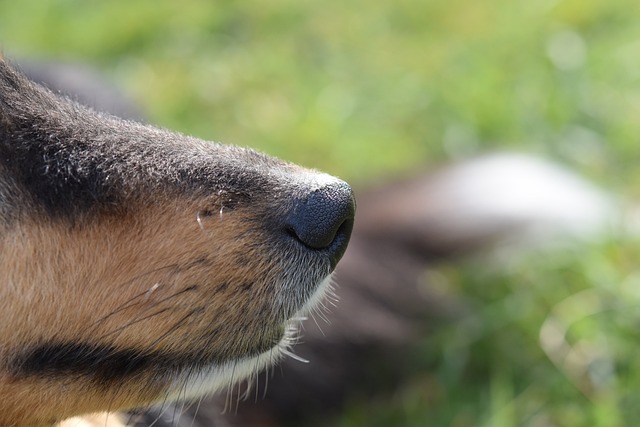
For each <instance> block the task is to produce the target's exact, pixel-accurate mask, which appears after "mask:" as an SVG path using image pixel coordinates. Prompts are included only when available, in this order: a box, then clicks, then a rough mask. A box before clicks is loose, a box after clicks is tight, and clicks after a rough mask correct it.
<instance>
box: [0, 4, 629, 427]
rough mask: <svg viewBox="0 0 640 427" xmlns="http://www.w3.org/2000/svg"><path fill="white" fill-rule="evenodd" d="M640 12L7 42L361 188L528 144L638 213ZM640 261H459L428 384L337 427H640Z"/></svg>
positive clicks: (575, 8) (365, 19) (0, 24)
mask: <svg viewBox="0 0 640 427" xmlns="http://www.w3.org/2000/svg"><path fill="white" fill-rule="evenodd" d="M638 12H640V3H638V2H636V1H632V0H613V1H609V0H542V1H524V0H515V1H514V0H487V1H483V2H479V1H471V0H466V1H462V0H450V1H443V0H424V1H418V0H414V1H409V0H398V1H392V0H386V1H378V2H373V1H368V0H343V1H338V0H334V1H313V0H270V1H268V2H263V1H258V0H245V1H243V2H231V1H220V2H210V1H204V0H188V1H187V0H185V1H182V2H168V1H167V2H163V1H158V0H138V1H129V0H110V1H97V0H93V1H87V0H83V1H80V0H57V1H48V2H43V1H40V0H21V1H16V0H0V49H2V50H3V51H4V52H5V53H6V54H9V55H22V56H36V57H55V58H60V57H61V58H66V59H78V60H81V61H83V62H89V63H93V64H95V65H96V66H97V67H99V68H100V69H103V70H105V72H106V73H107V74H108V75H110V76H111V77H112V78H113V79H114V80H116V81H117V82H118V83H119V84H120V85H122V86H124V88H125V89H126V90H127V91H128V92H129V93H131V94H132V95H133V96H134V97H135V99H136V100H137V102H139V103H140V104H141V105H143V107H144V109H145V110H146V111H147V112H148V113H149V117H150V120H151V121H152V122H155V123H157V124H160V125H162V126H165V127H168V128H172V129H176V130H180V131H183V132H186V133H191V134H195V135H197V136H200V137H203V138H207V139H213V140H220V141H225V142H233V143H236V144H240V145H248V146H253V147H256V148H259V149H261V150H263V151H266V152H269V153H271V154H274V155H277V156H280V157H283V158H286V159H289V160H292V161H295V162H298V163H302V164H305V165H307V166H311V167H317V168H320V169H323V170H326V171H328V172H331V173H333V174H337V175H340V176H342V177H344V178H346V179H348V180H350V181H352V182H355V183H363V182H368V181H371V180H374V179H384V178H385V177H389V176H393V175H398V174H403V173H406V171H410V170H414V169H416V168H424V167H427V166H429V165H433V164H440V163H442V162H444V161H448V160H451V159H457V158H463V157H467V156H470V155H473V154H475V153H480V152H485V151H488V150H495V149H500V148H508V149H516V150H523V151H528V152H533V153H538V154H541V155H544V156H547V157H550V158H553V159H556V160H558V161H561V162H564V163H566V164H568V165H569V166H571V167H572V168H574V169H576V170H578V171H580V172H582V173H583V174H585V175H587V176H589V177H590V178H592V179H593V180H595V181H596V182H598V183H600V184H601V185H603V186H605V187H606V188H609V189H611V190H612V191H614V192H616V193H622V194H625V195H626V196H627V197H629V198H638V197H639V196H640V168H639V167H637V165H638V164H639V163H640V162H639V161H640V140H639V139H640V138H639V137H640V120H638V117H639V113H640V54H639V53H640V25H639V24H638V23H637V22H638V16H640V15H639V14H638ZM639 255H640V253H639V251H638V242H637V241H634V240H633V239H622V238H616V239H612V240H611V241H608V242H604V243H600V244H593V245H587V246H585V247H581V248H574V249H571V250H568V251H563V252H558V251H556V252H553V253H548V254H534V255H531V256H529V257H527V258H525V259H520V260H515V261H513V263H511V264H509V265H506V266H502V268H500V269H496V268H493V267H491V266H490V265H487V263H480V262H476V263H473V262H472V263H470V264H469V265H466V266H462V267H460V266H456V268H455V269H454V268H453V267H451V266H440V267H439V268H440V270H441V274H442V276H443V277H445V278H446V283H447V287H448V288H449V289H454V290H456V292H457V295H458V296H459V297H460V298H462V299H463V300H464V301H466V302H467V305H468V307H469V308H468V310H469V311H468V313H467V315H466V316H464V317H463V318H461V319H458V320H456V321H455V322H452V323H445V324H442V325H439V327H438V328H437V332H436V334H435V336H433V337H430V339H429V340H428V341H426V342H425V343H423V345H422V346H421V349H420V350H419V351H418V353H417V354H416V355H415V358H416V366H417V367H421V368H422V369H417V372H416V375H415V377H414V378H413V379H412V380H411V381H410V382H409V383H407V384H405V385H403V387H401V388H400V389H398V390H396V391H395V392H394V393H392V394H391V395H381V396H379V398H378V399H377V400H376V401H375V402H373V403H374V404H375V405H374V408H373V409H372V405H371V402H363V401H362V400H359V399H358V398H354V401H353V403H352V404H351V405H350V407H349V409H348V410H347V412H346V413H345V414H344V415H343V416H342V417H341V419H340V420H338V421H336V423H337V424H338V425H340V426H345V427H346V426H364V425H366V426H389V425H402V426H425V425H428V426H460V427H462V426H481V427H484V426H487V427H489V426H497V427H500V426H521V425H522V426H532V427H541V426H626V425H634V424H635V422H637V419H638V416H639V415H640V409H638V408H640V398H639V397H638V396H640V393H639V392H637V390H640V363H638V362H637V356H636V354H637V353H638V352H637V349H638V347H639V344H640V336H638V335H639V333H640V332H638V331H639V330H640V314H639V313H640V305H639V304H638V302H639V301H638V299H639V298H640V291H639V289H640V275H639V273H638V269H637V267H636V266H637V264H638V260H640V256H639ZM563 330H566V335H565V336H564V338H562V337H563V335H562V334H559V332H562V331H563ZM541 343H544V345H543V344H541ZM554 343H555V344H554Z"/></svg>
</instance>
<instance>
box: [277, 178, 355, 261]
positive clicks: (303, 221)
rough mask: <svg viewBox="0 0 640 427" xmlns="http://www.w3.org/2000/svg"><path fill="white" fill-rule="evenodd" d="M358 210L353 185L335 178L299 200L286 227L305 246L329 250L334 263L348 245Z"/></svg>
mask: <svg viewBox="0 0 640 427" xmlns="http://www.w3.org/2000/svg"><path fill="white" fill-rule="evenodd" d="M355 209H356V203H355V198H354V195H353V191H352V190H351V187H350V186H349V185H348V184H347V183H346V182H344V181H340V180H337V179H336V180H335V181H333V182H329V183H326V184H324V185H322V186H320V187H318V188H315V189H313V190H312V191H310V192H309V194H307V195H306V197H303V198H301V199H300V200H298V201H297V202H296V203H295V205H294V206H293V209H292V210H291V212H290V214H289V216H288V218H287V224H286V229H287V231H288V232H289V233H290V234H291V235H292V236H293V237H294V238H295V239H297V240H298V241H299V242H301V243H302V244H304V245H305V246H306V247H308V248H310V249H312V250H324V251H327V252H328V253H329V254H330V256H331V261H332V265H333V266H335V264H336V263H337V262H338V261H339V260H340V258H341V257H342V255H343V254H344V252H345V250H346V248H347V243H348V242H349V238H350V236H351V230H352V228H353V221H354V217H355Z"/></svg>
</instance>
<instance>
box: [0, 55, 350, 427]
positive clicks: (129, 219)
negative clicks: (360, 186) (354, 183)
mask: <svg viewBox="0 0 640 427" xmlns="http://www.w3.org/2000/svg"><path fill="white" fill-rule="evenodd" d="M354 215H355V199H354V196H353V192H352V190H351V188H350V187H349V186H348V185H347V184H346V183H345V182H343V181H341V180H339V179H337V178H334V177H331V176H329V175H326V174H323V173H320V172H316V171H312V170H307V169H304V168H301V167H299V166H296V165H293V164H290V163H286V162H284V161H281V160H277V159H274V158H271V157H268V156H266V155H264V154H260V153H258V152H255V151H252V150H250V149H246V148H240V147H236V146H229V145H220V144H216V143H210V142H204V141H201V140H198V139H195V138H191V137H188V136H184V135H180V134H176V133H172V132H169V131H166V130H161V129H156V128H153V127H151V126H147V125H143V124H139V123H137V122H133V121H127V120H122V119H119V118H116V117H114V116H111V115H108V114H104V113H98V112H96V111H93V110H91V109H89V108H86V107H83V106H81V105H79V104H77V103H76V102H74V101H72V100H70V99H68V98H65V97H61V96H58V95H56V94H54V93H53V92H51V91H50V90H48V89H46V88H44V87H42V86H40V85H38V84H35V83H33V82H32V81H30V80H29V79H27V78H26V77H24V75H22V74H21V73H20V72H19V71H17V70H16V68H15V67H14V66H12V65H11V64H9V63H8V61H7V60H5V59H0V251H1V253H2V255H1V256H0V271H1V272H2V273H1V274H2V278H3V283H2V286H0V307H1V310H2V316H3V322H2V327H1V328H0V359H1V360H2V364H1V369H0V425H3V426H16V427H18V426H30V427H34V426H51V425H56V424H59V423H61V424H60V425H70V423H75V424H76V425H105V423H107V422H108V423H111V424H113V423H116V422H119V421H118V417H117V415H115V412H116V411H121V410H126V409H130V408H138V407H141V406H146V405H152V404H156V403H163V402H169V401H174V400H186V399H192V398H195V397H198V396H201V395H203V394H207V393H211V392H213V391H215V390H219V389H221V388H224V387H225V386H227V385H229V384H232V383H234V382H237V381H239V380H241V379H244V378H247V377H251V376H254V375H255V374H256V373H258V372H259V371H261V370H262V369H264V368H266V367H268V366H271V365H272V364H273V363H274V362H276V361H277V360H278V359H280V358H281V357H282V356H283V355H287V354H291V352H290V350H289V347H290V346H291V345H292V344H293V343H294V342H295V341H296V338H297V329H298V324H299V322H300V320H301V319H302V318H303V317H304V316H305V315H306V313H308V312H310V311H313V310H315V309H317V308H318V307H320V306H321V304H322V303H321V301H322V299H323V296H324V295H326V294H327V293H329V292H330V289H331V273H332V271H333V270H334V269H335V267H336V264H337V263H338V261H339V260H340V258H341V257H342V255H343V254H344V252H345V249H346V247H347V243H348V241H349V238H350V234H351V230H352V227H353V224H354ZM87 414H101V415H93V416H86V415H87ZM107 414H110V415H107ZM79 416H84V418H77V417H79ZM74 417H75V418H74ZM65 420H67V421H65Z"/></svg>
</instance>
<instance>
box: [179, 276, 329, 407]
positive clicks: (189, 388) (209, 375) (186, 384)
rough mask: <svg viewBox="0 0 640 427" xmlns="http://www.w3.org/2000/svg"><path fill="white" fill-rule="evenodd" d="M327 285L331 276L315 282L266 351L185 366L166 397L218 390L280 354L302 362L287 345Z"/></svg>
mask: <svg viewBox="0 0 640 427" xmlns="http://www.w3.org/2000/svg"><path fill="white" fill-rule="evenodd" d="M331 286H332V284H331V275H329V276H327V277H326V278H325V279H324V280H323V281H322V282H321V283H320V284H319V285H318V287H317V289H316V291H315V292H314V293H313V295H312V296H311V298H309V300H308V301H307V303H306V304H305V305H304V306H303V307H302V308H301V309H300V310H298V312H297V313H296V314H295V315H294V316H292V317H291V319H289V320H288V321H286V322H285V334H284V337H283V338H282V339H281V340H280V342H279V343H278V344H277V345H275V346H274V347H272V348H271V349H270V350H267V351H265V352H264V353H261V354H259V355H258V356H254V357H246V358H242V359H237V360H233V361H229V362H227V363H224V364H222V365H210V366H207V367H205V368H198V369H195V368H194V369H186V370H185V372H184V373H183V374H182V375H180V376H179V377H178V378H176V379H175V380H174V381H173V382H172V384H171V386H170V388H169V390H170V391H169V393H168V395H167V400H168V401H177V400H192V399H196V398H199V397H202V396H206V395H208V394H212V393H214V392H216V391H220V390H222V389H224V388H225V387H228V386H230V385H232V384H235V383H237V382H239V381H242V380H244V379H247V378H251V377H252V376H254V375H256V374H258V373H259V372H260V371H262V370H263V369H265V368H268V367H269V366H272V365H273V364H275V363H276V362H277V361H278V360H280V359H281V358H282V357H283V356H288V357H292V358H294V359H296V360H299V361H301V362H306V361H305V360H304V359H302V358H299V357H298V356H296V355H295V354H293V353H292V352H291V350H290V348H291V346H292V345H293V344H295V342H296V340H297V339H298V332H299V324H300V323H301V321H302V320H304V319H305V317H304V316H306V315H307V314H308V313H310V312H313V311H314V310H316V309H317V308H318V307H322V300H323V298H324V297H325V295H326V294H327V293H330V292H331Z"/></svg>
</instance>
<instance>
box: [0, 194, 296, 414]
mask: <svg viewBox="0 0 640 427" xmlns="http://www.w3.org/2000/svg"><path fill="white" fill-rule="evenodd" d="M200 203H201V202H200ZM201 209H203V206H202V205H201V204H198V203H192V202H190V201H185V200H173V201H168V200H165V201H163V203H154V204H153V205H149V206H143V207H140V208H139V209H134V210H133V211H135V212H139V214H137V215H134V216H127V217H107V218H104V219H101V220H100V221H92V224H94V225H93V226H92V227H91V228H90V229H86V228H84V227H70V226H68V225H64V226H63V225H61V224H58V223H55V222H43V223H38V222H36V221H34V222H32V223H27V224H23V225H22V226H20V227H19V228H17V229H12V230H10V231H8V232H6V233H4V234H1V235H0V236H2V238H1V239H2V240H0V271H2V272H3V275H4V283H3V286H2V287H0V310H1V311H2V313H3V327H2V328H0V349H1V350H0V351H2V353H0V357H2V358H3V359H5V360H6V359H7V357H8V356H9V355H10V354H11V353H12V352H13V351H15V350H16V349H20V348H22V347H24V346H26V345H27V344H28V343H30V342H38V341H43V340H51V339H52V338H55V339H57V340H60V341H75V340H80V341H83V342H88V343H96V344H101V343H105V342H107V343H109V344H110V345H113V346H115V347H117V348H120V347H121V348H137V349H143V350H148V351H152V350H159V349H160V350H170V351H176V352H180V351H183V350H184V351H186V350H189V349H191V348H193V347H196V348H198V347H202V346H205V345H206V346H208V347H209V348H210V349H211V350H212V351H214V352H216V351H225V350H226V349H229V347H230V343H235V344H234V345H237V347H236V348H235V349H234V348H231V351H237V352H238V353H239V352H240V351H241V349H242V350H245V349H247V348H249V347H250V346H251V345H254V344H255V343H256V342H267V343H269V344H270V345H273V344H274V343H275V342H277V339H278V336H279V333H280V332H281V331H280V328H281V323H276V321H275V317H273V316H271V313H274V312H275V311H276V309H275V307H274V304H275V301H276V300H277V296H278V291H279V290H278V289H274V283H275V280H273V279H272V277H273V275H274V274H277V273H278V272H280V271H281V269H282V267H281V266H279V265H278V263H277V262H276V261H274V257H273V256H271V255H270V254H269V250H268V248H266V247H265V245H261V241H262V240H261V236H260V235H259V234H258V233H257V232H255V231H253V230H251V229H250V227H249V226H248V225H247V224H251V222H249V221H248V220H247V219H246V213H243V212H241V211H229V212H228V213H222V215H217V214H216V215H214V216H209V217H206V218H202V217H200V218H198V212H200V210H201ZM247 248H253V249H247ZM52 254H55V256H52ZM106 254H108V256H105V255H106ZM211 265H216V268H215V269H213V268H212V267H211ZM243 283H255V285H254V287H253V288H252V289H251V292H247V291H246V289H241V288H238V286H237V285H238V284H243ZM34 306H35V307H38V312H37V313H36V312H32V307H34ZM205 308H206V310H205ZM154 313H157V314H154ZM265 314H266V315H265ZM152 315H153V316H152ZM148 316H152V317H151V319H152V321H145V318H146V317H148ZM185 318H186V319H187V320H184V321H183V319H185ZM270 319H273V320H270ZM282 320H283V319H279V320H278V321H279V322H281V321H282ZM270 322H271V323H270ZM228 325H234V327H233V328H231V327H228ZM212 330H218V331H222V332H221V333H219V334H218V335H216V336H215V340H211V338H210V335H209V332H210V331H212ZM238 330H242V331H244V333H243V334H242V336H238V333H237V332H236V331H238ZM151 337H161V338H160V339H153V338H151ZM2 375H5V377H3V376H2ZM6 375H8V374H6V373H4V374H0V383H2V384H3V387H2V388H0V425H3V426H4V425H16V426H18V425H27V424H28V425H31V426H33V425H39V423H40V424H42V425H46V424H50V423H51V422H52V421H54V420H60V419H63V418H65V417H67V416H71V415H75V414H81V413H89V412H94V411H96V410H101V409H102V408H104V405H105V401H104V396H102V395H101V394H99V393H94V386H92V385H91V384H87V383H85V382H84V380H83V379H82V378H76V379H69V380H68V381H65V382H63V383H60V382H52V381H49V380H47V379H40V380H38V379H33V378H27V379H21V378H12V377H10V376H9V377H6ZM34 389H37V390H39V393H38V396H40V398H39V399H40V400H37V401H36V400H34V394H33V393H32V392H31V391H32V390H34ZM164 392H165V390H164V388H163V385H162V384H157V383H153V382H152V381H151V379H150V378H147V377H145V376H144V375H143V376H142V377H139V378H133V379H131V380H130V381H125V382H123V383H122V384H119V386H118V388H117V389H115V390H110V392H109V393H110V394H111V400H110V401H109V407H113V408H127V407H134V406H139V405H142V404H148V403H151V402H154V401H157V400H158V399H160V398H162V396H163V393H164ZM63 425H64V426H67V424H66V423H65V424H63Z"/></svg>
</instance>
